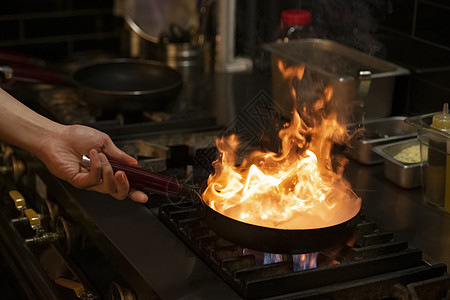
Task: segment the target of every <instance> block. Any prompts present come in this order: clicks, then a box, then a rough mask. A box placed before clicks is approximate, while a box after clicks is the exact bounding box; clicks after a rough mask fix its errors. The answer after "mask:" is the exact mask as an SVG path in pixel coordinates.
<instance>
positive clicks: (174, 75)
mask: <svg viewBox="0 0 450 300" xmlns="http://www.w3.org/2000/svg"><path fill="white" fill-rule="evenodd" d="M34 61H36V59H34V58H32V57H30V56H28V55H24V54H20V53H19V54H18V53H12V52H4V51H0V65H4V66H8V67H10V68H11V70H12V78H11V79H14V80H15V81H19V82H28V83H44V84H51V85H69V86H74V87H76V88H78V89H79V91H80V94H81V95H80V96H81V98H82V99H83V100H84V101H86V102H88V103H90V104H92V105H93V106H95V107H98V108H102V109H104V110H108V111H122V112H134V111H142V110H165V109H167V108H169V107H170V105H171V104H173V103H174V101H175V100H176V96H177V95H178V93H179V92H180V90H181V86H182V76H181V74H180V73H179V72H178V71H176V70H174V69H172V68H170V67H169V66H167V65H165V64H163V63H160V62H156V61H151V60H143V59H133V58H115V59H106V60H103V61H100V62H93V63H90V64H85V65H83V66H82V67H79V68H78V69H76V70H75V71H73V72H72V73H71V74H70V76H68V75H67V74H65V73H62V72H59V71H56V70H53V69H50V68H46V67H43V66H42V65H40V64H37V63H34ZM0 73H1V72H0ZM0 75H1V74H0ZM0 77H1V76H0ZM0 79H1V78H0Z"/></svg>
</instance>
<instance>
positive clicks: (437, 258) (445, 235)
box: [347, 161, 450, 266]
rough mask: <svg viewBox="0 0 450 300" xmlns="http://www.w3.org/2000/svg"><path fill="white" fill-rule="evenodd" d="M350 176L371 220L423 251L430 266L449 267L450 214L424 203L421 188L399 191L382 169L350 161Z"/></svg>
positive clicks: (397, 237)
mask: <svg viewBox="0 0 450 300" xmlns="http://www.w3.org/2000/svg"><path fill="white" fill-rule="evenodd" d="M347 176H348V178H349V180H350V183H351V184H352V188H353V189H354V191H355V192H356V194H357V195H358V196H360V197H362V201H363V209H364V210H363V212H364V213H365V215H366V217H367V219H368V220H371V221H373V222H376V223H377V225H378V226H379V227H380V228H382V229H384V230H387V231H392V232H393V233H394V238H395V239H396V240H400V241H407V242H408V243H409V244H410V246H412V247H416V248H419V249H421V250H422V251H423V254H424V256H423V258H424V260H426V261H427V262H429V263H438V262H442V263H445V264H447V266H450V214H448V213H445V212H444V211H443V210H442V209H440V208H438V207H436V206H434V205H430V204H428V203H426V202H424V201H423V197H422V189H421V188H415V189H402V188H400V187H398V186H397V185H396V184H394V183H392V182H390V181H389V180H387V179H386V178H385V177H384V172H383V166H382V165H374V166H365V165H362V164H360V163H358V162H355V161H351V162H350V165H349V168H348V170H347Z"/></svg>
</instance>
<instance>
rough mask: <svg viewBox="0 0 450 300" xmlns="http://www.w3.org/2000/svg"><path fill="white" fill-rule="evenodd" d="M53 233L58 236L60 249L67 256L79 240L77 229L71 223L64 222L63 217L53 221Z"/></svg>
mask: <svg viewBox="0 0 450 300" xmlns="http://www.w3.org/2000/svg"><path fill="white" fill-rule="evenodd" d="M55 231H56V234H57V235H58V236H59V244H60V246H61V248H63V249H64V250H65V251H66V253H67V254H70V252H71V251H72V248H73V247H74V245H75V244H76V242H77V241H78V238H79V233H78V230H77V228H76V227H75V225H74V224H73V223H72V222H69V221H66V219H64V218H63V217H57V218H56V221H55Z"/></svg>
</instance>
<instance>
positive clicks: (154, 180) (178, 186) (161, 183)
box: [109, 160, 184, 196]
mask: <svg viewBox="0 0 450 300" xmlns="http://www.w3.org/2000/svg"><path fill="white" fill-rule="evenodd" d="M109 163H110V164H111V167H112V168H113V170H114V172H117V171H119V170H120V171H123V172H125V174H126V175H127V178H128V182H129V183H130V187H132V188H135V189H142V190H148V191H150V192H153V193H155V194H158V195H162V196H166V195H172V196H177V195H180V194H181V192H182V191H183V190H184V189H183V184H182V183H180V182H179V181H178V180H177V179H176V178H175V177H170V176H166V175H164V174H161V173H156V172H152V171H149V170H146V169H142V168H139V167H134V166H130V165H125V164H122V163H119V162H117V161H114V160H109Z"/></svg>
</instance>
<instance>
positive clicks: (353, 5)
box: [312, 0, 390, 55]
mask: <svg viewBox="0 0 450 300" xmlns="http://www.w3.org/2000/svg"><path fill="white" fill-rule="evenodd" d="M389 10H390V0H317V1H315V2H314V6H313V9H312V13H313V26H314V30H315V32H316V34H317V36H318V37H320V38H325V39H330V40H334V41H336V42H339V43H342V44H345V45H348V46H351V47H354V48H357V49H359V50H361V51H363V52H365V53H368V54H370V55H376V54H378V53H379V52H380V51H381V50H382V49H383V45H382V44H381V43H380V42H379V41H378V40H376V39H375V38H374V37H373V36H372V33H374V32H376V30H377V28H378V25H377V20H376V19H375V17H374V16H379V17H382V16H381V14H383V13H384V12H387V11H389Z"/></svg>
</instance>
